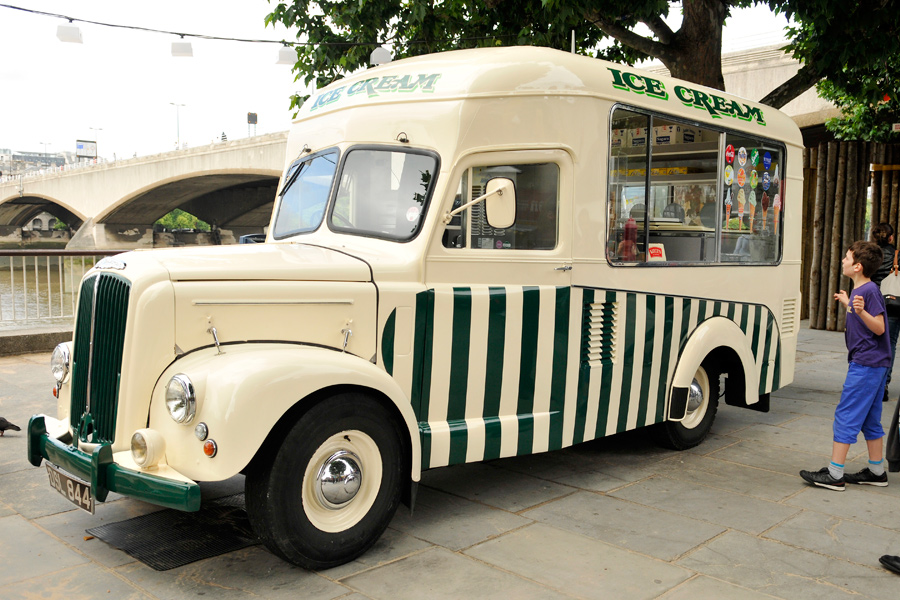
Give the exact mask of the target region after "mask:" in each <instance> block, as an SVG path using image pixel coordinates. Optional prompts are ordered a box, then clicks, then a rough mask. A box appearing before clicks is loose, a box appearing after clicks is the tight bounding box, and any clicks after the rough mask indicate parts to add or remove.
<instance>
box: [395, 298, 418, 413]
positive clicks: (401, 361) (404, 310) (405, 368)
mask: <svg viewBox="0 0 900 600" xmlns="http://www.w3.org/2000/svg"><path fill="white" fill-rule="evenodd" d="M413 312H414V311H413V310H412V308H410V307H408V306H400V307H397V314H396V316H395V317H394V332H395V333H394V373H393V375H392V377H393V378H394V381H396V382H397V385H398V386H400V389H401V390H403V393H404V394H406V397H407V398H412V375H413V357H414V356H415V353H414V352H408V353H406V354H403V355H401V354H398V353H397V350H396V349H397V347H398V344H397V334H398V333H401V332H404V331H405V332H406V335H407V336H408V337H409V338H410V339H408V340H405V341H403V344H404V345H405V346H406V347H407V348H409V349H411V348H412V346H413V341H412V339H411V338H412V337H413V336H414V335H415V325H414V323H415V315H414V314H413ZM401 320H402V321H409V325H408V326H404V327H401V326H400V323H401Z"/></svg>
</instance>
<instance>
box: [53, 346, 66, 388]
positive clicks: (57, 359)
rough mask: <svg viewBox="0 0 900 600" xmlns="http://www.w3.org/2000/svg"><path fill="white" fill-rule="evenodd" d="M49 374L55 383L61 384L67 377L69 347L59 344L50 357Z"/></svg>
mask: <svg viewBox="0 0 900 600" xmlns="http://www.w3.org/2000/svg"><path fill="white" fill-rule="evenodd" d="M50 373H51V374H53V378H54V379H55V380H56V382H57V383H63V382H64V381H65V379H66V377H68V375H69V346H68V345H66V344H59V345H58V346H57V347H56V348H54V349H53V354H52V355H51V356H50Z"/></svg>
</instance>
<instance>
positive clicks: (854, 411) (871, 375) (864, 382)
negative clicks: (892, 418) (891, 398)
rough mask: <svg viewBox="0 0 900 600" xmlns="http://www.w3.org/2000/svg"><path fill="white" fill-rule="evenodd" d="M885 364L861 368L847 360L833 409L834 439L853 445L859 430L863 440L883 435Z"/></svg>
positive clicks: (886, 370) (886, 368)
mask: <svg viewBox="0 0 900 600" xmlns="http://www.w3.org/2000/svg"><path fill="white" fill-rule="evenodd" d="M887 372H888V367H864V366H863V365H858V364H856V363H853V362H852V363H850V366H849V367H848V369H847V379H846V380H844V390H843V392H841V401H840V402H838V405H837V408H836V409H835V411H834V441H835V442H838V443H839V444H853V443H855V442H856V437H857V436H858V435H859V432H860V431H862V432H863V436H864V437H865V438H866V439H867V440H877V439H880V438H883V437H884V429H883V428H882V427H881V400H882V398H883V397H884V383H885V381H886V380H887Z"/></svg>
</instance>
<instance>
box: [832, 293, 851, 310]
mask: <svg viewBox="0 0 900 600" xmlns="http://www.w3.org/2000/svg"><path fill="white" fill-rule="evenodd" d="M834 299H835V300H837V301H838V302H840V303H841V304H843V305H844V306H847V305H848V304H850V298H848V297H847V292H845V291H844V290H841V291H839V292H838V293H837V294H835V295H834Z"/></svg>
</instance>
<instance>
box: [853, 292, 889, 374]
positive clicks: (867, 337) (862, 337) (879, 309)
mask: <svg viewBox="0 0 900 600" xmlns="http://www.w3.org/2000/svg"><path fill="white" fill-rule="evenodd" d="M856 296H862V297H863V301H864V302H865V309H864V310H865V311H866V312H867V313H869V314H870V315H872V316H873V317H877V316H878V315H885V310H884V297H882V295H881V290H879V289H878V286H877V285H875V284H874V283H872V282H871V281H868V282H866V283H864V284H862V285H861V286H859V287H858V288H856V289H854V290H853V291H851V292H850V306H849V309H850V310H848V311H847V328H846V329H845V330H844V339H845V340H846V342H847V351H848V354H847V361H848V362H854V363H856V364H858V365H862V366H864V367H890V366H891V343H890V336H889V335H888V330H887V319H885V323H884V333H882V334H881V335H875V334H874V333H872V330H871V329H869V328H868V327H866V324H865V323H863V321H862V319H860V318H859V315H857V314H856V312H854V311H853V298H854V297H856Z"/></svg>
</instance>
